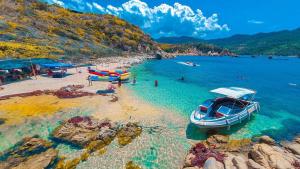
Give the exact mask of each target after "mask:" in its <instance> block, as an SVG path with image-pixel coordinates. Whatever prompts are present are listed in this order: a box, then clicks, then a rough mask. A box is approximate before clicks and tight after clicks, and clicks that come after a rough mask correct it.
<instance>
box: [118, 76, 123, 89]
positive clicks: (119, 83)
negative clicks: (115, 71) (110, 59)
mask: <svg viewBox="0 0 300 169" xmlns="http://www.w3.org/2000/svg"><path fill="white" fill-rule="evenodd" d="M118 86H119V87H121V86H122V81H121V78H120V77H119V78H118Z"/></svg>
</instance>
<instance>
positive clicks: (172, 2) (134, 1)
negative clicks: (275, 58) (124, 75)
mask: <svg viewBox="0 0 300 169" xmlns="http://www.w3.org/2000/svg"><path fill="white" fill-rule="evenodd" d="M44 1H47V2H49V3H57V4H59V5H61V6H63V7H65V8H72V9H75V10H78V11H83V12H93V13H100V14H102V13H109V14H113V15H116V16H119V17H121V18H123V19H125V20H127V21H129V22H131V23H133V24H135V25H138V26H139V27H141V28H142V29H143V30H144V31H145V32H146V33H148V34H150V35H151V36H152V37H154V38H158V37H160V36H193V37H198V38H204V39H211V38H222V37H227V36H231V35H234V34H254V33H258V32H272V31H278V30H284V29H295V28H298V27H300V10H299V7H300V0H168V1H167V0H44Z"/></svg>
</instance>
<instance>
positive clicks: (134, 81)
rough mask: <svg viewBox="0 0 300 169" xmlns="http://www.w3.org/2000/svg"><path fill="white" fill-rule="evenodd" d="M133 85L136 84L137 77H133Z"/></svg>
mask: <svg viewBox="0 0 300 169" xmlns="http://www.w3.org/2000/svg"><path fill="white" fill-rule="evenodd" d="M132 84H136V77H135V76H134V77H133V80H132Z"/></svg>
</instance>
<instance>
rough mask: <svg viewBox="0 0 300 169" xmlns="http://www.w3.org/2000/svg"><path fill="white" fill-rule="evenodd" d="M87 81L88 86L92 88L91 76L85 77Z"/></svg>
mask: <svg viewBox="0 0 300 169" xmlns="http://www.w3.org/2000/svg"><path fill="white" fill-rule="evenodd" d="M87 80H88V81H89V86H93V82H92V78H91V75H89V76H88V77H87Z"/></svg>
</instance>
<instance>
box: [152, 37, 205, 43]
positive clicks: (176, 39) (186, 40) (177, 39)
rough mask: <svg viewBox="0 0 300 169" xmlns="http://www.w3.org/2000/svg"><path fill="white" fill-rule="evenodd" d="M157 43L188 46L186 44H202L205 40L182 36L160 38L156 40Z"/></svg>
mask: <svg viewBox="0 0 300 169" xmlns="http://www.w3.org/2000/svg"><path fill="white" fill-rule="evenodd" d="M155 41H156V42H159V43H166V44H186V43H200V42H204V40H201V39H198V38H194V37H189V36H180V37H160V38H158V39H155Z"/></svg>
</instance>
